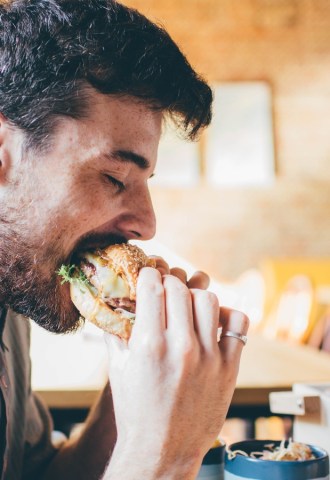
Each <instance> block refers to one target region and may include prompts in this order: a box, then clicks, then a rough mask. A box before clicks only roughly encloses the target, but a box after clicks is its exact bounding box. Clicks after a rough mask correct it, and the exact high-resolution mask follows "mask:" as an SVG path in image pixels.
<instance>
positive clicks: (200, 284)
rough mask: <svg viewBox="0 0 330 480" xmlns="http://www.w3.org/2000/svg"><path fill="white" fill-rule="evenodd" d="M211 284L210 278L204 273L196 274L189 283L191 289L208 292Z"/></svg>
mask: <svg viewBox="0 0 330 480" xmlns="http://www.w3.org/2000/svg"><path fill="white" fill-rule="evenodd" d="M209 284H210V277H209V276H208V275H207V274H206V273H204V272H195V273H194V274H193V276H192V277H191V278H190V280H189V281H188V284H187V285H188V287H189V288H199V289H200V290H206V289H207V288H208V286H209Z"/></svg>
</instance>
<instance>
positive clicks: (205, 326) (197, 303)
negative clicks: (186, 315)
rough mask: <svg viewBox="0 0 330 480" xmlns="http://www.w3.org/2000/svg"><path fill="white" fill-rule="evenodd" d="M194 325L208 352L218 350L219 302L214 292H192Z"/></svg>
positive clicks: (194, 290) (204, 348)
mask: <svg viewBox="0 0 330 480" xmlns="http://www.w3.org/2000/svg"><path fill="white" fill-rule="evenodd" d="M191 295H192V300H193V312H194V323H195V328H196V331H197V335H198V338H199V340H200V343H201V345H202V347H203V350H204V351H206V352H214V351H215V350H216V349H217V348H218V342H217V331H218V326H219V301H218V298H217V296H216V295H215V294H214V293H212V292H207V291H205V290H196V289H193V290H191Z"/></svg>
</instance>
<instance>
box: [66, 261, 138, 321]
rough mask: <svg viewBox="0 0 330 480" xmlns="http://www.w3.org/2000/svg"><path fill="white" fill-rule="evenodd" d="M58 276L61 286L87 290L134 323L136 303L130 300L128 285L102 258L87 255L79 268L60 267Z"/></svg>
mask: <svg viewBox="0 0 330 480" xmlns="http://www.w3.org/2000/svg"><path fill="white" fill-rule="evenodd" d="M58 274H59V275H60V276H61V277H62V284H63V283H65V282H69V283H73V282H75V283H76V282H77V283H79V285H80V288H81V289H82V291H84V290H85V289H88V290H89V291H90V292H91V293H92V295H93V296H94V297H96V298H99V299H100V300H102V301H103V302H104V303H105V304H106V305H108V307H110V308H111V309H112V310H113V311H114V312H116V313H119V314H120V315H123V316H125V317H127V318H128V319H129V320H130V321H131V322H132V323H133V322H134V319H135V308H136V302H135V299H132V298H131V295H130V288H129V285H128V284H127V282H126V280H125V278H123V277H122V276H120V275H118V273H116V272H115V271H114V270H113V269H112V268H111V267H110V266H109V263H108V262H107V261H105V260H104V259H102V257H99V256H97V255H94V254H92V253H87V254H86V255H85V256H84V258H83V259H82V261H81V263H80V265H79V267H77V266H76V265H62V267H61V268H60V270H59V271H58Z"/></svg>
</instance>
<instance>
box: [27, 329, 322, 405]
mask: <svg viewBox="0 0 330 480" xmlns="http://www.w3.org/2000/svg"><path fill="white" fill-rule="evenodd" d="M92 327H93V326H92V325H91V326H88V329H87V330H85V331H83V332H80V333H78V334H74V335H66V336H56V335H52V334H49V333H47V332H45V331H43V330H42V329H40V328H39V327H36V326H34V327H33V331H32V349H31V357H32V362H33V370H32V387H33V389H34V390H35V391H36V392H37V393H38V394H39V395H40V396H41V397H42V398H43V399H44V400H45V402H46V403H47V405H48V406H49V407H50V408H52V409H88V408H89V407H90V406H91V405H92V403H93V401H94V400H95V398H96V396H97V395H98V392H99V390H100V388H102V386H103V385H104V384H105V381H106V377H107V374H106V361H107V360H106V352H105V348H104V345H103V337H102V334H100V333H99V331H98V330H97V329H96V328H95V329H94V327H93V328H92ZM320 382H329V383H330V354H328V353H324V352H319V351H317V350H314V349H312V348H310V347H306V346H297V345H288V344H287V343H282V342H279V341H274V340H267V339H265V338H262V337H261V336H258V335H255V334H250V335H249V339H248V343H247V345H246V347H245V348H244V350H243V355H242V361H241V368H240V373H239V377H238V382H237V388H236V390H235V393H234V397H233V400H232V406H231V409H232V410H233V411H237V409H239V410H240V411H241V412H244V411H245V409H248V408H250V407H251V408H257V409H261V408H268V396H269V393H270V392H273V391H280V390H290V389H291V387H292V385H293V383H320ZM235 409H236V410H235Z"/></svg>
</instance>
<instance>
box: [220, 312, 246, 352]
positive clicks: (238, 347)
mask: <svg viewBox="0 0 330 480" xmlns="http://www.w3.org/2000/svg"><path fill="white" fill-rule="evenodd" d="M219 324H220V326H221V327H222V333H225V332H227V331H231V332H235V333H239V334H241V335H246V334H247V331H248V328H249V319H248V317H247V316H246V315H245V314H244V313H243V312H239V311H238V310H232V309H230V308H225V307H221V308H220V321H219ZM219 347H220V350H222V351H223V353H225V354H228V355H229V356H232V355H237V354H238V355H240V353H241V351H242V349H243V347H244V343H243V342H242V341H241V340H239V339H237V338H233V337H221V338H220V341H219Z"/></svg>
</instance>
